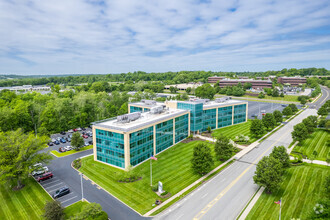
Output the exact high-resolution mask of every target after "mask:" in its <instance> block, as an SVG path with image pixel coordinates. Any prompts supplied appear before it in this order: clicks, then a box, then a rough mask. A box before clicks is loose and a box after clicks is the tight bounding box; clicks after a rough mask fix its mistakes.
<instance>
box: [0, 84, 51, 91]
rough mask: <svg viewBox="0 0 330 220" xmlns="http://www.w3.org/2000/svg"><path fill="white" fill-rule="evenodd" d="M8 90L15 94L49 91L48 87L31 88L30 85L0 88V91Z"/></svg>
mask: <svg viewBox="0 0 330 220" xmlns="http://www.w3.org/2000/svg"><path fill="white" fill-rule="evenodd" d="M4 89H8V90H10V91H15V92H29V91H37V92H38V91H50V90H51V88H50V86H42V85H39V86H32V85H23V86H12V87H0V91H1V90H4Z"/></svg>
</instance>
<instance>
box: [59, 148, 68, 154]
mask: <svg viewBox="0 0 330 220" xmlns="http://www.w3.org/2000/svg"><path fill="white" fill-rule="evenodd" d="M58 151H59V152H61V153H62V152H65V151H66V149H65V148H64V147H60V148H59V149H58Z"/></svg>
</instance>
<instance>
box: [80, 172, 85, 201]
mask: <svg viewBox="0 0 330 220" xmlns="http://www.w3.org/2000/svg"><path fill="white" fill-rule="evenodd" d="M82 178H83V174H82V173H80V185H81V201H83V199H84V188H83V180H82Z"/></svg>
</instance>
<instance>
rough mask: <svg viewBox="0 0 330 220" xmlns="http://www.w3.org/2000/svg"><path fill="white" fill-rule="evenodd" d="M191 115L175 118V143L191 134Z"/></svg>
mask: <svg viewBox="0 0 330 220" xmlns="http://www.w3.org/2000/svg"><path fill="white" fill-rule="evenodd" d="M188 120H189V115H188V114H185V115H182V116H180V117H177V118H175V143H178V142H179V141H181V140H183V139H185V138H186V137H188V136H189V134H188V131H189V127H188V126H189V121H188Z"/></svg>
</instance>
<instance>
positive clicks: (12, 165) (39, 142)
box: [0, 129, 52, 189]
mask: <svg viewBox="0 0 330 220" xmlns="http://www.w3.org/2000/svg"><path fill="white" fill-rule="evenodd" d="M48 140H49V139H48V137H45V136H38V137H35V135H34V134H33V133H29V134H24V133H23V131H22V130H21V129H18V130H16V131H8V132H5V133H4V132H0V158H1V159H0V182H1V183H6V182H14V181H15V182H16V184H17V185H16V187H15V188H17V189H21V188H22V187H23V184H22V181H23V180H24V179H26V178H28V176H29V173H30V172H31V171H32V170H31V169H32V168H31V167H33V165H34V164H36V163H47V162H48V161H49V160H51V159H52V156H50V155H49V154H48V153H41V152H40V151H41V150H43V149H44V148H45V147H46V143H47V142H48Z"/></svg>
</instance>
